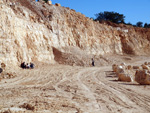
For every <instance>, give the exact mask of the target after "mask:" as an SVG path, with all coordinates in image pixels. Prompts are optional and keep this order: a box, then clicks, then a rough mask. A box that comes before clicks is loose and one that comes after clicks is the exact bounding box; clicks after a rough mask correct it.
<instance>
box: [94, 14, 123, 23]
mask: <svg viewBox="0 0 150 113" xmlns="http://www.w3.org/2000/svg"><path fill="white" fill-rule="evenodd" d="M95 16H96V19H95V20H98V21H102V20H106V21H111V22H113V23H117V24H118V23H125V22H124V18H125V16H124V15H123V14H119V13H116V12H108V11H104V12H100V13H98V14H95Z"/></svg>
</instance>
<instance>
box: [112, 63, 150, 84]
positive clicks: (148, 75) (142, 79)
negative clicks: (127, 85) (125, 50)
mask: <svg viewBox="0 0 150 113" xmlns="http://www.w3.org/2000/svg"><path fill="white" fill-rule="evenodd" d="M112 70H113V71H114V72H115V73H116V76H117V77H118V80H119V81H125V82H134V81H136V82H137V83H139V84H141V85H150V62H145V63H144V64H142V65H141V66H131V65H126V64H125V63H122V64H120V65H117V64H113V65H112Z"/></svg>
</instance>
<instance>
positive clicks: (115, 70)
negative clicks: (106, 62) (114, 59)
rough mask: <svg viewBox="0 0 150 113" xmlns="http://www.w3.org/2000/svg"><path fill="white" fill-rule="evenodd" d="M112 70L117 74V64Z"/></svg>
mask: <svg viewBox="0 0 150 113" xmlns="http://www.w3.org/2000/svg"><path fill="white" fill-rule="evenodd" d="M112 70H113V71H114V72H117V65H116V64H113V65H112Z"/></svg>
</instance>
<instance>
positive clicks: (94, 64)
mask: <svg viewBox="0 0 150 113" xmlns="http://www.w3.org/2000/svg"><path fill="white" fill-rule="evenodd" d="M92 66H95V64H94V59H93V58H92Z"/></svg>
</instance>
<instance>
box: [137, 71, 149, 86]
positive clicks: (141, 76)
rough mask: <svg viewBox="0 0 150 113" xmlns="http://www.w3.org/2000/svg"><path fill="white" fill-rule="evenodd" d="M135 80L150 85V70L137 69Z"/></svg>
mask: <svg viewBox="0 0 150 113" xmlns="http://www.w3.org/2000/svg"><path fill="white" fill-rule="evenodd" d="M135 81H136V82H138V83H139V84H142V85H150V72H148V70H137V71H136V73H135Z"/></svg>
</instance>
